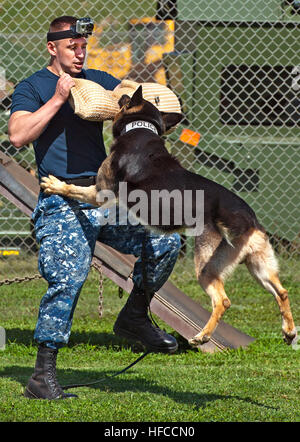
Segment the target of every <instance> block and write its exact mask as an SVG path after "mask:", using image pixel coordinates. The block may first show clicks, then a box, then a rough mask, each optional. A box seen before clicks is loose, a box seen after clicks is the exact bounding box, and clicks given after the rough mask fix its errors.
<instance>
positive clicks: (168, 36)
mask: <svg viewBox="0 0 300 442" xmlns="http://www.w3.org/2000/svg"><path fill="white" fill-rule="evenodd" d="M105 34H106V31H105V30H104V28H103V26H102V25H95V27H94V33H93V35H91V36H90V38H89V40H88V55H87V67H88V68H89V69H100V70H102V71H106V72H108V73H110V74H112V75H113V76H115V77H116V78H119V79H122V78H125V77H126V78H130V79H132V80H135V81H155V82H157V83H160V84H163V85H166V75H165V70H164V67H163V65H162V57H163V54H164V53H166V52H172V51H173V50H174V21H173V20H157V19H155V18H153V17H144V18H141V19H135V18H133V19H131V20H130V21H129V32H128V34H127V35H126V36H125V35H124V36H123V37H124V38H123V39H124V42H118V43H108V44H107V45H103V42H105V40H108V41H109V40H111V39H109V38H107V36H105ZM126 40H127V41H126ZM128 40H129V41H128Z"/></svg>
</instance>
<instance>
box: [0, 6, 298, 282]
mask: <svg viewBox="0 0 300 442" xmlns="http://www.w3.org/2000/svg"><path fill="white" fill-rule="evenodd" d="M0 14H1V21H0V129H1V130H0V149H1V151H3V152H4V153H5V154H7V155H9V156H11V157H12V158H14V159H15V160H16V161H18V162H19V163H20V164H22V166H23V167H24V168H26V169H27V170H28V171H30V173H32V174H35V162H34V154H33V149H32V147H31V146H25V147H23V148H22V149H18V150H17V149H15V148H14V147H13V146H12V145H11V144H10V143H9V140H8V136H7V121H8V118H9V108H10V104H11V94H12V92H13V90H14V87H15V86H16V85H17V84H18V82H20V81H21V80H22V79H23V78H25V77H27V76H29V75H31V74H32V73H33V72H35V71H36V70H39V69H41V68H42V67H44V66H45V65H46V64H47V62H48V59H49V55H48V53H47V50H46V32H47V30H48V27H49V23H50V21H52V20H53V18H55V17H58V16H60V15H76V16H78V17H85V16H90V17H92V18H93V20H94V22H95V32H94V34H93V36H91V37H90V38H89V44H88V55H87V59H86V67H87V68H96V69H102V70H106V71H108V72H110V73H112V74H113V75H115V76H116V77H118V78H131V79H134V80H137V81H141V82H142V81H156V82H159V83H162V84H166V85H168V86H169V87H171V88H172V89H173V90H174V91H175V92H176V93H177V94H178V96H179V97H180V99H181V102H182V109H183V112H184V115H185V118H184V121H183V123H182V124H181V125H180V126H179V127H178V129H177V130H176V131H175V132H173V134H172V135H170V136H169V138H168V148H169V149H170V152H172V153H173V154H174V155H176V156H177V157H179V159H180V161H181V162H182V164H183V165H184V166H185V167H186V168H188V169H190V170H193V171H195V172H197V173H200V174H203V175H205V176H206V177H208V178H210V179H213V180H215V181H217V182H219V183H220V184H223V185H224V186H226V187H228V188H229V189H231V190H233V191H235V192H237V193H238V194H239V195H240V196H241V197H242V198H244V199H245V200H246V201H247V202H248V203H249V204H250V205H251V206H252V207H253V208H254V210H255V211H256V212H257V215H258V217H259V219H260V221H261V222H262V224H263V225H264V226H265V228H266V229H267V231H268V232H269V234H270V237H271V239H272V241H273V243H274V245H275V247H276V250H277V251H278V252H279V253H280V254H282V255H284V257H285V259H287V260H292V259H294V258H297V257H298V256H299V251H300V237H299V232H300V221H299V219H300V217H299V206H300V196H299V195H300V192H299V166H300V164H299V159H300V153H299V141H300V135H299V125H300V51H299V37H300V32H299V31H300V2H299V1H290V0H289V1H279V0H264V1H259V0H250V1H247V2H245V1H243V0H231V1H227V0H224V1H222V2H216V1H210V2H207V1H202V0H184V1H183V0H177V1H176V0H173V1H163V0H161V1H159V2H152V1H145V0H144V1H143V2H140V1H137V0H127V1H126V2H125V1H110V0H106V1H105V2H103V1H97V0H93V1H88V0H87V1H84V2H82V1H77V0H69V1H68V2H64V1H61V2H58V1H57V0H55V1H53V0H47V1H45V0H34V1H30V0H23V1H22V2H21V1H2V2H1V4H0ZM110 129H111V124H110V123H105V139H106V144H107V146H108V147H109V143H110V141H111V133H110ZM191 241H192V240H191V239H189V238H185V237H184V236H183V237H182V244H183V247H182V256H183V257H185V258H187V259H189V258H190V257H191V255H192V248H193V245H192V242H191ZM36 254H37V246H36V244H35V241H34V237H33V230H32V226H31V223H30V220H29V219H28V218H27V217H25V216H24V215H23V214H22V213H21V212H20V211H19V210H18V209H16V208H15V207H14V205H13V204H12V203H10V202H8V201H7V200H6V199H5V198H4V197H3V196H0V264H1V261H2V262H4V261H5V263H6V264H7V260H8V259H9V258H8V257H9V256H11V255H13V256H14V255H17V256H19V259H26V260H28V259H29V260H30V256H32V257H33V258H32V259H33V261H34V262H35V261H36ZM6 268H7V267H6ZM18 272H20V266H19V267H18ZM1 276H3V275H1ZM4 276H5V275H4Z"/></svg>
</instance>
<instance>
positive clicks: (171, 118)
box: [161, 112, 183, 132]
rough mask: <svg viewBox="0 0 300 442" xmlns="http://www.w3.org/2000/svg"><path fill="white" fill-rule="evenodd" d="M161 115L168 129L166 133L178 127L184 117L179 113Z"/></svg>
mask: <svg viewBox="0 0 300 442" xmlns="http://www.w3.org/2000/svg"><path fill="white" fill-rule="evenodd" d="M161 115H162V119H163V122H164V124H165V128H166V129H165V132H168V130H170V129H171V128H172V127H173V126H176V124H178V123H179V122H180V121H181V120H182V118H183V115H182V114H178V113H177V112H161Z"/></svg>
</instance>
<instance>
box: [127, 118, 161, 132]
mask: <svg viewBox="0 0 300 442" xmlns="http://www.w3.org/2000/svg"><path fill="white" fill-rule="evenodd" d="M132 129H149V130H151V131H152V132H154V133H155V134H156V135H158V131H157V129H156V127H155V126H154V124H152V123H149V121H143V120H137V121H132V122H131V123H128V124H126V126H125V127H124V129H123V130H122V132H121V135H123V134H124V133H126V132H129V131H130V130H132Z"/></svg>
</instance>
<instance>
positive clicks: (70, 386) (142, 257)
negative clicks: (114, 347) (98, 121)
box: [62, 229, 158, 390]
mask: <svg viewBox="0 0 300 442" xmlns="http://www.w3.org/2000/svg"><path fill="white" fill-rule="evenodd" d="M147 235H148V232H147V230H146V229H145V233H144V238H143V242H142V253H141V260H142V275H143V285H144V292H145V295H146V297H147V300H148V311H149V314H150V318H151V320H152V322H153V323H154V325H155V326H156V327H158V325H157V324H156V322H155V320H154V319H153V317H152V313H151V310H150V301H151V300H150V294H149V286H148V278H147V268H146V262H147V254H146V241H147ZM149 353H151V351H150V350H147V351H145V353H143V354H142V356H139V357H138V358H137V359H136V360H135V361H134V362H132V363H131V364H130V365H128V366H127V367H125V368H123V369H122V370H120V371H118V372H117V373H114V374H113V375H110V376H109V375H106V376H104V377H103V378H101V379H99V380H97V381H94V382H88V383H85V384H70V385H65V386H63V387H62V389H63V390H69V389H71V388H79V387H90V386H91V385H96V384H100V383H101V382H103V381H105V380H106V379H109V378H114V377H116V376H119V375H120V374H122V373H125V372H126V371H127V370H129V369H130V368H131V367H133V366H134V365H136V364H137V363H138V362H140V361H141V360H142V359H144V357H145V356H147V355H148V354H149Z"/></svg>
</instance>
